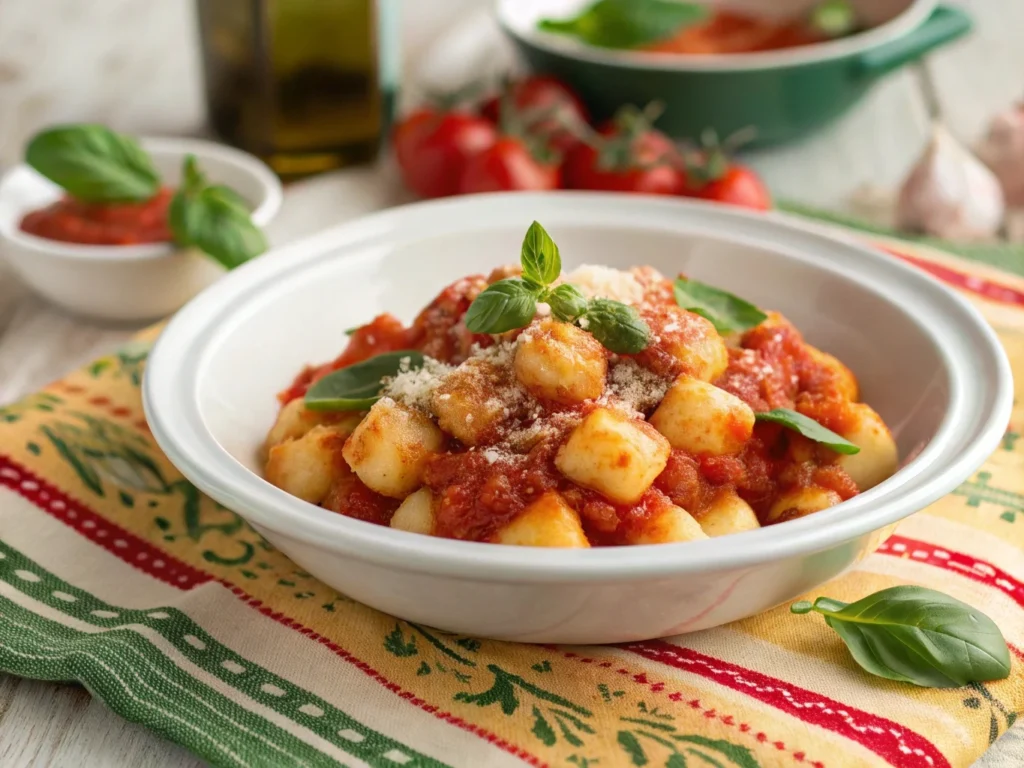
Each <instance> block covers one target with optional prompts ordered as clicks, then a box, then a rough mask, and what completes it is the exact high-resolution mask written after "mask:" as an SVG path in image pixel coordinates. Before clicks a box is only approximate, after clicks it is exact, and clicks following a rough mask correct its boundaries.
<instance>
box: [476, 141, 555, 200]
mask: <svg viewBox="0 0 1024 768" xmlns="http://www.w3.org/2000/svg"><path fill="white" fill-rule="evenodd" d="M561 176H562V174H561V169H560V168H559V165H558V162H557V161H548V162H545V161H543V160H541V159H538V157H537V156H536V155H535V154H534V153H533V152H532V151H531V150H530V148H529V147H528V146H527V145H526V143H525V142H523V141H522V139H519V138H517V137H515V136H502V137H501V138H499V139H498V140H497V141H496V142H495V143H494V144H493V145H491V146H490V147H488V148H487V149H485V150H484V151H483V152H481V153H479V154H478V155H476V156H475V157H473V158H471V159H470V160H469V162H468V163H467V164H466V170H465V171H464V172H463V174H462V183H461V184H460V186H459V192H461V193H463V194H471V193H474V192H511V191H518V190H534V191H537V190H549V189H558V187H559V183H560V182H561Z"/></svg>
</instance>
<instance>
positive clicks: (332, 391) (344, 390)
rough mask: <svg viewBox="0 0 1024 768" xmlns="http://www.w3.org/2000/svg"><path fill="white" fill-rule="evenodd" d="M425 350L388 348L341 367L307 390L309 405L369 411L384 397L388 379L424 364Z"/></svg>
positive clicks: (315, 407)
mask: <svg viewBox="0 0 1024 768" xmlns="http://www.w3.org/2000/svg"><path fill="white" fill-rule="evenodd" d="M423 360H424V358H423V354H422V353H420V352H417V351H415V350H411V349H406V350H399V351H398V352H385V353H384V354H380V355H377V356H375V357H371V358H370V359H369V360H364V361H363V362H361V363H356V364H354V365H350V366H348V367H346V368H341V369H339V370H337V371H334V372H333V373H329V374H327V375H326V376H324V377H323V378H322V379H320V380H318V381H316V382H315V383H314V384H313V386H311V387H310V388H309V390H308V391H307V392H306V397H305V404H306V407H307V408H309V409H310V410H314V411H365V410H368V409H369V408H370V406H372V405H373V404H374V403H376V402H377V401H378V400H380V393H381V390H382V389H383V388H384V379H385V378H388V377H390V376H396V375H398V374H399V373H401V372H403V371H414V370H416V369H418V368H422V367H423Z"/></svg>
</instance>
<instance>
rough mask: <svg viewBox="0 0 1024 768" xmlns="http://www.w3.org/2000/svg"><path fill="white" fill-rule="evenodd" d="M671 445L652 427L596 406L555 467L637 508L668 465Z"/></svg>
mask: <svg viewBox="0 0 1024 768" xmlns="http://www.w3.org/2000/svg"><path fill="white" fill-rule="evenodd" d="M668 453H669V443H668V440H666V439H665V438H664V436H663V435H662V434H661V433H660V432H658V431H657V430H656V429H654V428H653V427H652V426H651V425H650V424H647V423H646V422H644V421H641V420H639V419H632V418H630V417H629V416H626V415H624V414H623V413H621V412H619V411H613V410H611V409H608V408H598V409H597V410H595V411H594V412H593V413H591V414H590V415H589V416H587V418H585V419H584V420H583V422H582V423H581V424H580V425H579V426H578V427H576V429H574V430H573V432H572V434H571V435H569V439H568V440H566V441H565V444H564V445H562V447H561V449H559V451H558V455H557V456H556V457H555V466H556V467H557V468H558V470H559V471H560V472H561V473H562V474H563V475H565V476H566V477H567V478H569V479H570V480H572V481H573V482H574V483H576V484H577V485H582V486H584V487H585V488H592V489H594V490H595V491H600V492H601V493H603V494H604V495H605V496H607V497H608V498H609V499H612V500H613V501H617V502H619V503H620V504H635V503H636V502H637V501H639V500H640V497H641V496H643V494H644V491H646V490H647V489H648V488H650V487H651V484H652V483H653V482H654V478H656V477H657V476H658V475H660V474H661V470H663V469H664V468H665V464H666V463H667V462H668Z"/></svg>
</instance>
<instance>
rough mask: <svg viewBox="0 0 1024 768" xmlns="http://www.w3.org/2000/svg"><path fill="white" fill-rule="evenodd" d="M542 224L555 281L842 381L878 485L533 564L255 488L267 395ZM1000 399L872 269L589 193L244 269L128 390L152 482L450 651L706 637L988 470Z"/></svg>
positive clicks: (540, 556)
mask: <svg viewBox="0 0 1024 768" xmlns="http://www.w3.org/2000/svg"><path fill="white" fill-rule="evenodd" d="M534 219H537V220H539V221H540V222H541V223H542V224H544V226H545V227H546V228H547V229H548V230H549V231H550V232H551V234H552V236H553V237H554V238H555V240H556V241H557V242H558V244H559V247H560V249H561V253H562V257H563V260H564V264H565V267H566V268H571V267H573V266H575V265H578V264H580V263H600V264H608V265H611V266H615V267H627V266H630V265H633V264H652V265H654V266H655V267H657V268H659V269H660V270H662V271H663V272H665V273H666V274H674V273H676V272H678V271H680V270H685V271H686V272H687V273H688V274H690V275H692V276H694V277H696V278H699V279H701V280H704V281H707V282H710V283H713V284H716V285H720V286H722V287H725V288H727V289H729V290H731V291H734V292H736V293H737V294H739V295H741V296H744V297H745V298H747V299H750V300H751V301H754V302H756V303H758V304H760V305H762V306H765V307H768V308H774V309H778V310H780V311H782V312H784V313H785V314H786V315H787V316H788V317H789V318H790V319H791V320H792V321H794V322H795V323H796V324H797V325H798V327H800V328H801V329H803V330H804V331H805V333H806V336H807V338H808V339H809V341H810V342H812V343H813V344H816V345H818V346H820V347H823V348H824V349H826V350H828V351H830V352H832V353H834V354H836V355H838V356H839V358H840V359H842V360H843V361H845V362H846V363H848V364H849V365H850V366H851V367H852V369H853V370H854V372H855V373H856V374H857V375H858V377H859V378H860V381H861V383H862V385H863V392H864V399H865V400H866V401H867V402H869V403H870V404H871V405H873V406H874V407H875V408H876V409H877V410H878V411H879V412H880V413H881V415H882V416H883V417H884V418H885V420H886V421H887V422H888V423H889V424H890V425H891V426H892V428H893V432H894V434H895V437H896V441H897V443H898V445H899V449H900V453H901V456H903V457H914V458H912V459H911V460H910V461H909V462H907V463H906V466H904V467H903V468H902V469H901V470H900V471H899V472H898V473H897V474H896V475H894V476H893V477H892V478H890V479H889V480H887V481H885V482H884V483H882V484H880V485H879V486H877V487H875V488H873V489H872V490H870V491H868V492H866V493H864V494H862V495H860V496H857V497H855V498H854V499H852V500H850V501H848V502H845V503H843V504H840V505H839V506H837V507H834V508H832V509H829V510H826V511H823V512H820V513H818V514H815V515H812V516H810V517H806V518H803V519H800V520H796V521H793V522H787V523H784V524H781V525H776V526H771V527H768V528H764V529H761V530H757V531H752V532H748V533H742V534H738V535H733V536H726V537H722V538H717V539H710V540H707V541H699V542H691V543H685V544H666V545H655V546H634V547H619V548H598V549H591V550H576V551H564V550H550V549H540V548H527V547H505V546H498V545H493V544H478V543H471V542H462V541H454V540H447V539H440V538H433V537H429V536H420V535H416V534H411V533H405V532H401V531H394V530H391V529H389V528H383V527H379V526H375V525H372V524H369V523H364V522H360V521H358V520H353V519H349V518H347V517H344V516H341V515H337V514H334V513H331V512H328V511H327V510H324V509H321V508H319V507H316V506H313V505H311V504H307V503H305V502H303V501H300V500H299V499H297V498H293V497H292V496H290V495H288V494H287V493H285V492H284V491H281V490H279V489H278V488H275V487H274V486H272V485H270V484H269V483H267V482H265V481H264V480H263V479H262V478H261V477H260V463H259V460H258V458H257V451H258V448H259V446H260V443H261V442H262V440H263V438H264V436H265V434H266V432H267V430H268V428H269V427H270V425H271V424H272V423H273V421H274V418H275V414H276V410H277V402H276V400H275V397H274V395H275V393H276V392H278V391H279V390H281V389H283V388H284V387H285V386H287V384H288V383H289V381H290V380H291V378H292V377H293V375H294V374H295V373H296V372H297V371H298V370H299V369H300V368H301V367H302V366H303V365H304V364H305V363H307V362H310V361H321V360H326V359H328V358H331V357H333V356H334V355H336V354H337V353H338V351H339V350H340V349H341V347H342V346H343V345H344V343H345V337H344V333H343V329H344V328H348V327H350V326H351V325H354V324H359V323H362V322H365V321H367V320H368V319H370V318H371V317H373V316H374V315H375V314H377V313H379V312H382V311H385V310H390V311H393V312H395V313H397V314H398V315H400V316H402V317H403V318H404V319H406V320H409V319H411V318H412V317H413V316H414V315H415V314H416V313H417V311H418V310H419V309H420V308H421V306H422V305H424V304H425V303H426V302H427V301H429V300H430V299H431V298H432V297H433V296H434V295H435V294H436V293H437V292H438V291H439V290H440V288H441V287H442V286H444V285H445V284H446V283H448V282H449V281H451V280H453V279H455V278H457V277H460V276H462V275H465V274H467V273H472V272H484V273H486V272H487V271H488V270H489V269H490V268H491V267H493V266H496V265H498V264H502V263H508V262H510V261H515V260H516V259H517V258H518V254H519V248H520V244H521V242H522V238H523V234H524V232H525V230H526V228H527V226H528V225H529V223H530V222H531V221H533V220H534ZM1011 389H1012V379H1011V374H1010V369H1009V364H1008V362H1007V360H1006V356H1005V354H1004V352H1003V350H1002V348H1001V347H1000V345H999V342H998V341H997V339H996V337H995V335H994V334H993V332H992V330H991V329H990V328H989V327H988V325H987V324H986V323H985V321H984V320H983V319H982V317H981V316H980V314H979V313H978V312H977V311H976V310H975V309H974V308H973V307H972V306H971V305H970V304H969V303H968V302H967V301H965V300H964V299H962V298H961V297H960V296H958V295H956V294H955V293H954V292H952V291H950V290H948V289H947V288H946V287H944V286H943V285H941V284H940V283H938V282H936V281H935V280H933V279H931V278H930V277H928V276H926V275H925V274H924V273H922V272H920V271H918V270H916V269H914V268H912V267H908V266H906V265H904V264H902V263H899V262H897V261H896V260H895V259H892V258H891V257H888V256H885V255H883V254H882V253H879V252H875V251H871V250H867V249H865V248H861V247H858V246H856V245H853V244H848V243H844V242H840V241H838V240H834V239H831V238H829V237H826V236H823V235H821V234H818V233H816V232H814V231H812V230H810V229H805V228H802V227H801V226H799V225H796V224H793V223H791V222H789V221H787V220H786V219H784V218H782V217H776V216H771V215H758V214H751V213H746V212H742V211H739V210H730V209H725V208H719V207H716V206H713V205H704V204H700V203H695V202H683V201H678V200H661V199H653V198H645V197H643V196H618V195H602V194H597V193H585V192H583V193H558V194H546V195H533V194H525V193H516V194H512V195H502V194H493V195H480V196H472V197H466V198H461V199H453V200H444V201H435V202H428V203H420V204H416V205H411V206H407V207H404V208H397V209H393V210H390V211H387V212H384V213H380V214H376V215H373V216H369V217H367V218H364V219H361V220H359V221H356V222H353V223H351V224H346V225H343V226H341V227H338V228H336V229H332V230H330V231H328V232H326V233H324V234H321V235H319V236H317V237H314V238H312V239H309V240H306V241H304V242H302V243H300V244H297V245H294V246H291V247H288V248H284V249H281V250H278V251H276V252H275V253H272V254H268V255H267V256H265V257H264V258H261V259H259V260H257V261H254V262H252V263H250V264H246V265H244V266H243V267H242V268H240V269H238V270H236V271H234V272H233V273H232V274H230V275H229V276H228V277H227V278H225V279H224V280H221V281H220V282H218V283H217V284H216V285H214V286H212V287H211V288H209V289H208V290H207V291H206V292H204V293H203V294H202V295H201V296H199V297H198V298H196V299H195V300H194V301H193V302H192V303H191V304H190V305H189V306H187V307H185V308H184V309H183V310H182V311H181V312H179V313H178V314H177V315H176V316H175V317H174V319H173V320H172V321H171V323H170V325H169V326H168V328H167V329H166V330H165V331H164V334H163V336H162V337H161V338H160V340H159V341H158V343H157V345H156V347H155V349H154V350H153V352H152V354H151V356H150V360H149V364H148V370H147V372H146V377H145V382H144V398H145V409H146V415H147V418H148V419H149V423H150V426H151V427H152V430H153V434H154V435H155V437H156V439H157V442H158V443H159V444H160V446H161V448H163V450H164V451H165V452H166V453H167V455H168V456H169V457H170V459H171V461H172V462H174V464H175V465H176V466H177V467H178V468H180V469H181V471H182V472H183V473H184V474H185V475H186V476H187V477H188V478H189V479H190V480H191V481H192V482H194V483H195V484H196V485H197V486H199V488H201V489H202V490H203V491H205V492H206V493H208V494H209V495H211V496H212V497H214V498H215V499H217V500H218V501H220V502H221V503H223V504H225V505H227V506H228V507H230V508H231V509H234V510H237V511H238V513H239V514H241V515H242V516H243V517H245V518H246V520H248V521H249V522H250V523H251V524H252V525H253V526H254V527H255V528H256V529H257V530H258V531H259V532H260V533H262V534H263V535H264V536H265V537H266V538H267V539H268V540H269V541H270V542H271V543H273V544H274V545H275V546H277V547H278V548H280V549H281V550H283V551H284V552H285V553H286V554H287V555H288V556H289V557H291V558H292V559H293V560H294V561H295V562H296V563H298V564H299V565H300V566H301V567H303V568H304V569H306V570H307V571H309V572H310V573H312V574H314V575H315V576H316V577H317V578H319V579H321V580H322V581H323V582H325V583H326V584H329V585H330V586H331V587H333V588H335V589H337V590H339V591H340V592H343V593H345V594H347V595H350V596H351V597H353V598H355V599H356V600H360V601H362V602H364V603H366V604H368V605H371V606H373V607H375V608H378V609H380V610H382V611H386V612H388V613H391V614H394V615H395V616H399V617H401V618H404V619H408V620H410V621H416V622H422V623H424V624H429V625H433V626H436V627H440V628H442V629H446V630H451V631H454V632H462V633H467V634H472V635H481V636H486V637H493V638H501V639H508V640H519V641H530V642H558V643H607V642H617V641H629V640H638V639H642V638H652V637H658V636H666V635H672V634H676V633H680V632H687V631H692V630H698V629H704V628H707V627H713V626H716V625H719V624H723V623H725V622H729V621H733V620H735V619H739V618H742V617H744V616H749V615H751V614H755V613H758V612H760V611H763V610H765V609H767V608H769V607H771V606H774V605H776V604H778V603H781V602H783V601H786V600H789V599H791V598H793V597H794V596H796V595H798V594H801V593H802V592H804V591H806V590H809V589H812V588H813V587H815V586H816V585H818V584H821V583H822V582H824V581H826V580H828V579H830V578H832V577H834V576H835V575H836V574H838V573H840V572H841V571H842V570H843V569H845V568H847V567H848V566H850V565H851V564H852V563H854V562H855V561H856V560H857V559H858V558H860V557H862V556H863V555H865V554H867V553H868V552H870V551H872V550H873V549H874V547H876V546H877V545H878V543H879V542H880V540H881V536H882V533H881V531H882V529H884V528H885V527H886V526H889V525H891V524H893V523H895V522H897V521H898V520H900V519H902V518H904V517H906V516H907V515H909V514H911V513H912V512H915V511H917V510H919V509H921V508H922V507H924V506H925V505H927V504H929V503H930V502H933V501H935V500H936V499H938V498H940V497H941V496H943V495H944V494H946V493H948V492H949V491H951V490H952V489H953V488H954V487H956V485H957V484H959V483H960V482H962V481H963V480H965V479H966V478H967V477H968V476H969V475H970V474H971V472H972V471H973V470H974V469H976V468H977V467H978V466H979V465H980V464H981V463H982V462H983V461H984V459H985V458H986V457H987V456H988V455H989V453H990V452H991V451H993V450H995V448H996V446H997V444H998V441H999V439H1000V438H1001V436H1002V434H1003V432H1004V430H1005V428H1006V425H1007V423H1008V419H1009V414H1010V406H1011Z"/></svg>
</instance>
